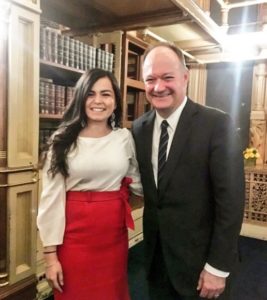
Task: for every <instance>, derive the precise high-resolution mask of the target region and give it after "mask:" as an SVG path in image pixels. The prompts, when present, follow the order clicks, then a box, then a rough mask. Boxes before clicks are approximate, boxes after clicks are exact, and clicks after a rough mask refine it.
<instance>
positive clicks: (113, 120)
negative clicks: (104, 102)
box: [110, 112, 116, 129]
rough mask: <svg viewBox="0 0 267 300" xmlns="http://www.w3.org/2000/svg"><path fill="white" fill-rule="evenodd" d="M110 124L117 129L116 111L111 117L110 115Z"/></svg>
mask: <svg viewBox="0 0 267 300" xmlns="http://www.w3.org/2000/svg"><path fill="white" fill-rule="evenodd" d="M110 125H111V127H112V129H115V125H116V124H115V114H114V112H113V113H112V115H111V117H110Z"/></svg>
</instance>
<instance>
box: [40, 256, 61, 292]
mask: <svg viewBox="0 0 267 300" xmlns="http://www.w3.org/2000/svg"><path fill="white" fill-rule="evenodd" d="M44 255H45V261H46V268H45V276H46V279H47V281H48V283H49V285H50V286H51V287H52V288H54V289H57V290H58V291H59V292H61V293H62V292H63V289H62V287H63V285H64V281H63V272H62V267H61V263H60V262H59V260H58V258H57V254H56V251H54V252H51V253H49V252H44Z"/></svg>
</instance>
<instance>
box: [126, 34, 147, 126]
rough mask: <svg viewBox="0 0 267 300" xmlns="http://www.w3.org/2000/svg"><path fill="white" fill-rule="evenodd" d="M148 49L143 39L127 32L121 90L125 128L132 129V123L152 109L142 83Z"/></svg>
mask: <svg viewBox="0 0 267 300" xmlns="http://www.w3.org/2000/svg"><path fill="white" fill-rule="evenodd" d="M147 47H148V44H146V43H145V42H144V41H142V40H141V39H139V38H137V37H135V36H132V35H130V34H129V33H127V32H125V33H124V34H123V38H122V54H123V62H122V72H121V89H122V96H123V126H124V127H127V128H131V124H132V121H133V120H134V119H136V118H138V117H139V116H141V115H142V114H144V113H145V112H147V111H148V110H149V109H150V105H149V103H148V102H147V100H146V97H145V86H144V83H143V81H142V72H141V69H142V63H143V54H144V52H145V50H146V48H147Z"/></svg>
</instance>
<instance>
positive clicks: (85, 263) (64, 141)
mask: <svg viewBox="0 0 267 300" xmlns="http://www.w3.org/2000/svg"><path fill="white" fill-rule="evenodd" d="M120 119H121V96H120V91H119V88H118V85H117V81H116V79H115V77H114V75H113V74H112V73H110V72H108V71H104V70H100V69H94V70H91V71H87V72H86V73H85V74H84V75H83V76H82V77H81V79H80V80H79V81H78V83H77V85H76V88H75V93H74V99H73V101H72V103H71V104H70V106H69V108H68V109H67V111H66V113H65V114H64V116H63V123H62V124H61V126H60V127H59V129H58V130H57V132H56V133H55V134H54V136H53V137H52V139H51V142H50V145H49V151H48V153H47V155H46V160H45V164H44V169H43V191H42V195H41V200H40V205H39V212H38V218H37V223H38V228H39V231H40V236H41V239H42V242H43V245H44V258H45V262H46V277H47V279H48V281H49V283H50V284H51V286H52V287H53V288H54V297H55V299H56V300H61V299H64V300H74V299H76V300H88V299H93V300H102V299H103V300H104V299H105V300H108V299H110V300H127V299H130V298H129V293H128V283H127V253H128V234H127V226H128V227H133V220H132V218H131V213H130V207H129V204H128V187H127V186H128V184H129V183H130V188H131V190H132V191H133V192H135V193H137V194H140V193H142V188H141V185H140V179H139V172H138V165H137V162H136V159H135V150H134V144H133V140H132V137H131V134H130V132H129V131H128V130H127V129H121V128H118V126H119V124H120Z"/></svg>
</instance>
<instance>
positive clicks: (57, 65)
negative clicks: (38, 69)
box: [40, 59, 84, 74]
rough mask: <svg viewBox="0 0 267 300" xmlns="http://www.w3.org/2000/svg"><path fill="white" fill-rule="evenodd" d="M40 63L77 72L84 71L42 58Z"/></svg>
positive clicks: (81, 72)
mask: <svg viewBox="0 0 267 300" xmlns="http://www.w3.org/2000/svg"><path fill="white" fill-rule="evenodd" d="M40 64H41V65H43V66H47V67H53V68H58V69H61V70H64V71H68V72H73V73H79V74H83V73H84V71H83V70H80V69H76V68H72V67H67V66H64V65H61V64H58V63H55V62H51V61H46V60H44V59H40Z"/></svg>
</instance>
